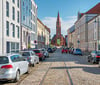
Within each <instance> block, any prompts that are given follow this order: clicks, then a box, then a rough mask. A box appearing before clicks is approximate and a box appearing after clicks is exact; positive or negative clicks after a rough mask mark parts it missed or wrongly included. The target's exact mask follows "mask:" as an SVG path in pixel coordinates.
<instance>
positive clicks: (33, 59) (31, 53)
mask: <svg viewBox="0 0 100 85" xmlns="http://www.w3.org/2000/svg"><path fill="white" fill-rule="evenodd" d="M30 55H31V59H32V63H34V64H35V56H34V53H33V52H32V51H31V52H30Z"/></svg>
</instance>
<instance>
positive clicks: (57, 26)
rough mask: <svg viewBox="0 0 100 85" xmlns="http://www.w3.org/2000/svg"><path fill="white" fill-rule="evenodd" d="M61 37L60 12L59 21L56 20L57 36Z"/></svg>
mask: <svg viewBox="0 0 100 85" xmlns="http://www.w3.org/2000/svg"><path fill="white" fill-rule="evenodd" d="M60 37H61V21H60V16H59V12H58V16H57V22H56V38H60Z"/></svg>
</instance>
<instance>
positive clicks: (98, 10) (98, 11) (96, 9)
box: [75, 3, 100, 23]
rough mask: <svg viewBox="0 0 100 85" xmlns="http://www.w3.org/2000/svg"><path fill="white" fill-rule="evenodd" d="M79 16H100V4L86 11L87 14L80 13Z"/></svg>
mask: <svg viewBox="0 0 100 85" xmlns="http://www.w3.org/2000/svg"><path fill="white" fill-rule="evenodd" d="M80 14H81V17H82V16H83V15H84V14H100V3H98V4H97V5H95V6H94V7H92V8H91V9H90V10H88V11H87V12H85V13H80ZM78 21H79V20H77V21H76V22H75V23H77V22H78Z"/></svg>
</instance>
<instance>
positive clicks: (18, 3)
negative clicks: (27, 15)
mask: <svg viewBox="0 0 100 85" xmlns="http://www.w3.org/2000/svg"><path fill="white" fill-rule="evenodd" d="M17 7H18V8H19V0H17Z"/></svg>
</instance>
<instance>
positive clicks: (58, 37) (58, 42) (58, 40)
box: [51, 12, 65, 46]
mask: <svg viewBox="0 0 100 85" xmlns="http://www.w3.org/2000/svg"><path fill="white" fill-rule="evenodd" d="M51 44H52V45H55V46H62V45H65V39H64V37H63V35H62V34H61V21H60V16H59V12H58V16H57V21H56V34H55V35H54V36H53V38H52V40H51Z"/></svg>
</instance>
